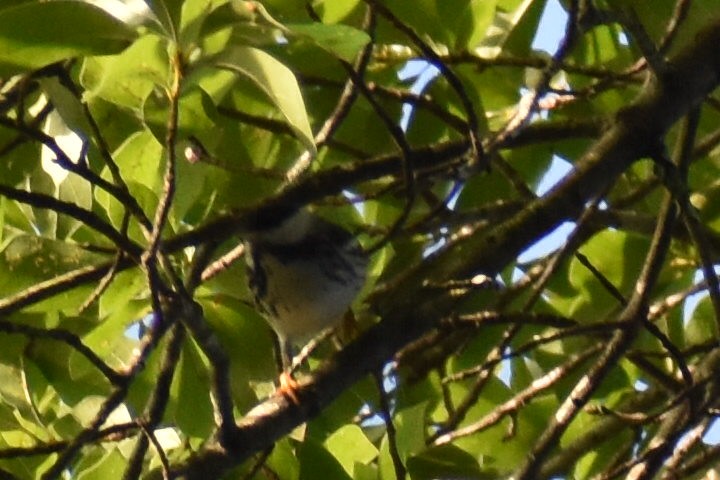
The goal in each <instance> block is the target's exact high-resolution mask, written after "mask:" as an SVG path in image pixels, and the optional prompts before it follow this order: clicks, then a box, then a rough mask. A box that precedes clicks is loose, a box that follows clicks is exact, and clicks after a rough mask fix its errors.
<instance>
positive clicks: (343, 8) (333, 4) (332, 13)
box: [320, 0, 362, 23]
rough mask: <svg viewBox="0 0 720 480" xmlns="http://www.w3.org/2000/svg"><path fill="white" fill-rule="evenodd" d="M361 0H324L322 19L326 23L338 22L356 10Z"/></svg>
mask: <svg viewBox="0 0 720 480" xmlns="http://www.w3.org/2000/svg"><path fill="white" fill-rule="evenodd" d="M361 3H362V2H361V1H360V0H322V3H321V4H320V5H321V6H322V19H323V22H325V23H337V22H339V21H341V20H343V19H344V18H345V17H347V16H348V15H350V13H351V12H352V11H353V10H355V9H356V8H357V7H358V5H360V4H361Z"/></svg>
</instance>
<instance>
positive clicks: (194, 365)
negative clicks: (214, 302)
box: [168, 342, 215, 439]
mask: <svg viewBox="0 0 720 480" xmlns="http://www.w3.org/2000/svg"><path fill="white" fill-rule="evenodd" d="M210 389H211V387H210V379H209V378H208V364H207V361H205V360H204V358H203V357H202V355H201V353H200V350H199V348H198V346H197V345H196V344H195V343H193V342H185V345H184V346H183V349H182V355H181V357H180V363H179V365H178V372H177V374H176V376H175V381H174V382H173V385H172V389H171V392H170V395H171V397H172V400H173V404H174V408H171V409H170V411H169V412H168V413H170V416H171V417H172V419H173V420H174V421H175V424H176V425H177V426H178V427H179V428H180V429H181V430H182V431H183V433H184V434H186V435H188V436H193V437H197V438H201V439H202V438H207V437H209V436H210V435H211V434H212V431H213V428H214V427H215V422H214V421H213V407H212V403H211V401H210ZM188 398H192V399H193V408H187V406H186V402H187V399H188ZM172 410H174V412H173V411H172Z"/></svg>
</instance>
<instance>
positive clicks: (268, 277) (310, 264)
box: [245, 209, 368, 403]
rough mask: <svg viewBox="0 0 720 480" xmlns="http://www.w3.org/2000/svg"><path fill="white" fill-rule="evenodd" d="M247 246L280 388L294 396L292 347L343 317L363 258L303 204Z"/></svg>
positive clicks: (358, 284) (347, 237)
mask: <svg viewBox="0 0 720 480" xmlns="http://www.w3.org/2000/svg"><path fill="white" fill-rule="evenodd" d="M246 248H247V250H246V254H245V258H246V260H247V264H248V283H249V286H250V290H251V291H252V292H253V294H254V296H255V303H256V305H257V306H258V309H259V310H260V312H261V313H262V314H263V316H265V318H266V319H267V321H268V323H269V324H270V326H271V327H272V328H273V330H274V331H275V333H276V334H277V337H278V340H279V343H280V349H281V357H282V363H283V369H284V372H283V375H281V389H282V390H284V391H285V392H284V393H287V394H288V396H289V397H291V399H292V400H294V401H296V400H297V399H296V397H294V394H293V392H292V391H288V390H292V388H293V387H294V385H295V383H294V381H293V380H292V377H291V375H290V373H289V372H290V367H291V362H292V354H293V347H294V346H298V345H301V344H304V343H306V342H308V341H309V340H310V339H312V338H313V337H314V336H316V335H317V334H318V333H320V332H321V331H323V330H325V329H327V328H329V327H332V326H335V325H336V324H338V323H339V322H340V320H342V318H343V316H344V314H345V313H347V311H348V309H349V308H350V304H351V303H352V302H353V300H354V299H355V297H356V296H357V295H358V293H359V292H360V289H361V288H362V286H363V284H364V282H365V276H366V273H367V266H368V258H367V255H366V254H365V252H363V250H362V249H361V247H360V245H359V243H358V242H357V239H356V238H355V237H354V236H353V235H352V234H351V233H350V232H349V231H347V230H345V229H344V228H342V227H340V226H338V225H336V224H334V223H331V222H328V221H326V220H324V219H322V218H321V217H319V216H318V215H316V214H313V213H311V212H309V211H307V210H305V209H303V210H300V211H298V212H297V213H295V214H294V215H292V216H291V217H289V218H288V219H286V220H285V221H284V222H283V223H281V224H280V225H278V226H277V227H275V228H273V229H270V230H266V231H262V232H258V233H254V234H252V235H250V237H249V238H248V239H247V240H246ZM284 383H285V384H284ZM296 403H297V402H296Z"/></svg>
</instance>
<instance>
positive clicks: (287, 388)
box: [278, 338, 300, 405]
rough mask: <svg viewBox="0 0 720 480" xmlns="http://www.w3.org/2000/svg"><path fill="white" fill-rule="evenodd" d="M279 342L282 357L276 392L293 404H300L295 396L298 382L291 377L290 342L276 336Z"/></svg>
mask: <svg viewBox="0 0 720 480" xmlns="http://www.w3.org/2000/svg"><path fill="white" fill-rule="evenodd" d="M278 340H279V344H280V357H281V359H282V372H281V373H280V378H279V380H278V382H279V384H280V386H279V387H278V393H279V394H280V395H282V396H283V397H285V398H286V399H287V400H288V401H289V402H291V403H294V404H295V405H299V404H300V399H299V398H298V396H297V392H296V391H297V389H298V383H297V381H296V380H295V378H293V372H294V369H293V347H292V344H291V343H290V342H289V341H287V340H286V339H284V338H278Z"/></svg>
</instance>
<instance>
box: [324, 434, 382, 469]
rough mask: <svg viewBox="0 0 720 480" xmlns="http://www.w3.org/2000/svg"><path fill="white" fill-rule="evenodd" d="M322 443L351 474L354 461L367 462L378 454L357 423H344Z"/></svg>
mask: <svg viewBox="0 0 720 480" xmlns="http://www.w3.org/2000/svg"><path fill="white" fill-rule="evenodd" d="M324 443H325V448H327V449H328V451H329V452H330V453H332V454H333V456H334V457H335V459H336V460H337V461H338V462H340V465H342V467H343V468H344V469H345V471H346V472H347V474H348V475H351V476H352V475H353V470H354V467H355V464H356V463H362V464H367V463H368V462H370V461H371V460H373V459H374V458H375V457H377V455H378V450H377V448H376V447H375V445H373V444H372V442H370V440H368V438H367V437H366V436H365V434H364V433H363V431H362V429H361V428H360V427H358V426H357V425H345V426H344V427H341V428H339V429H338V430H337V431H335V432H334V433H333V434H332V435H330V437H328V438H327V439H326V440H325V442H324Z"/></svg>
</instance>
